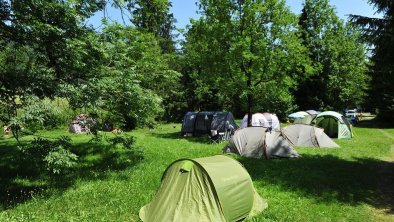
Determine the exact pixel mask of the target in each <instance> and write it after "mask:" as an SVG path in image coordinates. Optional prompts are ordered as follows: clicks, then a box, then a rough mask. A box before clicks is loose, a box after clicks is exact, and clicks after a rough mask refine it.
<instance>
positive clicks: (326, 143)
mask: <svg viewBox="0 0 394 222" xmlns="http://www.w3.org/2000/svg"><path fill="white" fill-rule="evenodd" d="M282 134H283V137H285V138H286V139H287V140H288V141H289V142H290V144H291V145H293V146H303V147H319V148H336V147H339V146H338V144H336V143H335V142H334V141H332V139H331V138H330V137H328V136H327V135H326V134H325V133H324V130H323V129H320V128H318V127H315V126H311V125H305V124H293V125H290V126H287V127H285V128H283V129H282Z"/></svg>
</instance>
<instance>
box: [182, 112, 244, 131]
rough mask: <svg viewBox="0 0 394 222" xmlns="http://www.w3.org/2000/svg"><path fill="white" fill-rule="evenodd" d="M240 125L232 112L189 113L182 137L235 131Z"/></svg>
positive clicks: (184, 122)
mask: <svg viewBox="0 0 394 222" xmlns="http://www.w3.org/2000/svg"><path fill="white" fill-rule="evenodd" d="M236 129H238V125H237V124H236V123H235V121H234V116H233V114H232V113H231V112H187V113H186V115H185V117H184V118H183V122H182V129H181V133H182V135H187V134H192V135H193V136H196V135H204V134H208V135H211V131H212V130H214V131H216V133H220V132H226V131H234V130H236Z"/></svg>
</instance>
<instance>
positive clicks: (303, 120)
mask: <svg viewBox="0 0 394 222" xmlns="http://www.w3.org/2000/svg"><path fill="white" fill-rule="evenodd" d="M292 116H299V118H294V117H292ZM288 117H290V118H294V122H293V123H295V124H308V125H309V124H311V123H312V121H313V119H314V118H315V117H316V115H312V114H309V113H308V112H304V111H299V112H296V113H292V114H290V115H289V116H288Z"/></svg>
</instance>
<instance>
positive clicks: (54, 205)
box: [0, 124, 394, 221]
mask: <svg viewBox="0 0 394 222" xmlns="http://www.w3.org/2000/svg"><path fill="white" fill-rule="evenodd" d="M383 130H384V131H385V132H386V133H388V134H389V135H393V134H394V129H383ZM179 131H180V125H179V124H163V125H159V126H158V127H157V128H156V129H154V130H148V129H139V130H135V131H133V132H132V133H131V134H132V135H134V136H135V137H136V138H137V145H138V146H139V147H141V148H142V150H143V157H140V156H135V155H132V153H131V152H130V151H125V150H122V149H112V148H111V147H109V146H107V145H100V144H94V143H89V142H88V141H89V140H90V138H91V137H90V136H87V135H72V134H69V133H66V132H64V131H61V130H58V131H51V132H41V135H43V136H46V137H52V138H54V137H56V136H59V135H63V134H66V135H69V136H70V137H71V138H72V140H73V144H74V147H73V151H74V152H75V153H76V154H77V155H78V156H79V163H78V167H77V168H76V169H75V170H73V171H72V172H70V173H69V174H67V175H63V176H61V177H59V178H55V179H48V178H46V176H45V175H42V174H40V172H37V171H35V170H34V169H32V168H33V167H32V166H31V165H29V164H28V163H27V162H23V161H20V159H19V157H18V150H17V148H16V144H15V141H14V140H13V139H6V138H3V139H0V179H1V180H0V189H1V193H0V221H138V220H139V218H138V212H139V209H140V208H141V207H142V206H143V205H145V204H146V203H148V202H149V201H150V200H151V199H152V197H153V195H154V194H155V192H156V190H157V188H158V186H159V185H160V178H161V176H162V173H163V171H164V170H165V169H166V167H167V166H168V165H169V164H170V163H171V162H173V161H174V160H177V159H179V158H196V157H205V156H211V155H216V154H220V153H221V149H222V148H223V146H224V145H225V144H224V143H222V144H211V143H210V142H209V140H208V139H206V138H182V137H180V136H179ZM354 133H355V138H354V139H352V140H341V141H337V143H338V144H339V145H340V146H341V148H339V149H311V148H309V149H307V148H297V151H298V152H299V153H300V154H301V155H302V156H303V158H299V159H280V160H269V161H267V160H257V159H247V158H240V157H235V158H236V159H238V160H239V161H240V162H241V163H242V164H243V165H244V166H245V168H246V169H247V170H248V172H249V174H250V175H251V177H252V180H253V183H254V185H255V187H256V190H257V191H258V193H259V194H260V195H261V196H262V197H263V198H265V199H266V200H267V201H268V208H267V209H266V210H265V211H263V212H262V213H261V214H260V215H258V216H256V217H255V218H251V219H250V221H394V217H393V216H392V215H393V213H394V206H393V203H392V202H390V201H389V200H387V198H385V195H387V194H383V193H382V192H381V190H385V189H380V187H381V186H384V184H382V181H383V178H385V177H386V175H385V174H386V173H387V172H394V164H393V163H388V162H385V161H383V159H384V158H385V157H386V156H388V155H389V152H390V146H391V144H394V141H393V139H392V138H390V137H389V136H387V135H385V134H384V133H382V131H381V130H378V129H375V128H361V127H356V128H354ZM393 136H394V135H393ZM28 139H31V138H29V137H27V138H24V140H28ZM383 168H384V170H382V169H383ZM390 182H394V181H390ZM386 183H387V181H386ZM392 184H394V183H392ZM393 186H394V185H393ZM386 188H387V186H386ZM386 190H387V189H386ZM386 211H387V212H386Z"/></svg>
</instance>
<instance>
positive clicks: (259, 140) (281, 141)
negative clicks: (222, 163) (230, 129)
mask: <svg viewBox="0 0 394 222" xmlns="http://www.w3.org/2000/svg"><path fill="white" fill-rule="evenodd" d="M223 152H224V153H235V154H239V155H241V156H245V157H252V158H264V159H274V158H291V157H300V155H299V154H298V153H297V151H295V150H294V149H293V148H292V147H291V145H290V144H289V143H288V142H287V140H286V139H285V138H283V136H282V133H281V132H280V131H274V130H272V131H271V132H269V131H267V129H266V128H262V127H248V128H244V129H239V130H237V131H235V133H234V135H233V136H232V137H231V139H230V140H229V143H228V145H227V146H226V147H225V148H224V149H223Z"/></svg>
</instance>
